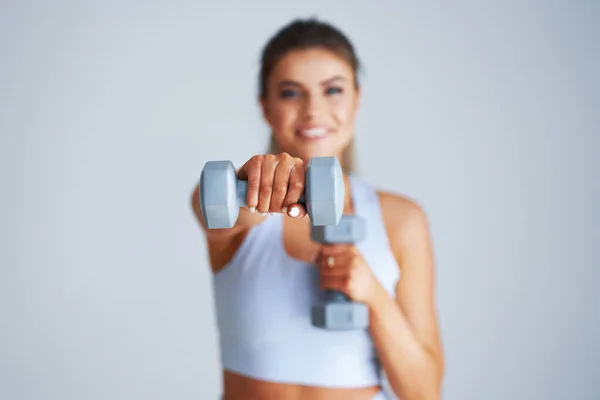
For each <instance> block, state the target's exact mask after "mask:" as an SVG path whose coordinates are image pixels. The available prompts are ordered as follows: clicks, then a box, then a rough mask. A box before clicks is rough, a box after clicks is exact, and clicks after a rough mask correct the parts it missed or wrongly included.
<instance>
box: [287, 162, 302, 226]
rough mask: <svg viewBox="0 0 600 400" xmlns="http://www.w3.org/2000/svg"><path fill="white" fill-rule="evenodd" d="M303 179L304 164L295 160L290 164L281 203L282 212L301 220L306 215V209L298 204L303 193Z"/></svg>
mask: <svg viewBox="0 0 600 400" xmlns="http://www.w3.org/2000/svg"><path fill="white" fill-rule="evenodd" d="M305 179H306V169H305V168H304V162H303V161H302V160H299V159H296V160H295V162H294V163H293V164H292V168H291V171H290V174H289V183H288V188H287V193H286V196H285V199H284V200H283V202H282V205H283V207H284V211H287V214H288V215H289V216H290V217H294V218H303V217H304V216H305V215H306V208H305V207H304V206H302V205H301V204H298V199H299V198H300V196H302V193H303V192H304V186H305Z"/></svg>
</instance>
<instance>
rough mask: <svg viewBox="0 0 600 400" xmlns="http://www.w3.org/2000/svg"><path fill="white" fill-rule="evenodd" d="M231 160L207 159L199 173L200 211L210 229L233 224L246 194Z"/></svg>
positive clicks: (229, 226) (228, 226)
mask: <svg viewBox="0 0 600 400" xmlns="http://www.w3.org/2000/svg"><path fill="white" fill-rule="evenodd" d="M240 183H241V181H240V180H239V179H238V178H237V173H236V170H235V166H234V165H233V163H232V162H231V161H208V162H207V163H206V164H205V165H204V168H203V169H202V173H201V174H200V211H201V212H202V218H204V222H205V223H206V226H207V227H208V228H210V229H219V228H231V227H233V225H235V222H236V221H237V219H238V215H239V213H240V207H241V206H242V205H243V204H244V203H245V201H246V196H245V195H243V197H242V199H240V195H239V193H238V192H240V191H243V186H244V185H241V184H240Z"/></svg>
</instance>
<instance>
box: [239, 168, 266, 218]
mask: <svg viewBox="0 0 600 400" xmlns="http://www.w3.org/2000/svg"><path fill="white" fill-rule="evenodd" d="M262 163H263V158H262V157H261V156H254V157H252V158H250V159H249V160H248V161H247V162H246V163H245V164H244V165H243V166H242V168H240V170H239V171H238V178H239V179H240V180H246V181H248V192H247V193H246V205H247V206H248V209H249V210H250V211H251V212H254V210H255V209H256V206H257V205H258V191H259V188H260V181H261V174H262Z"/></svg>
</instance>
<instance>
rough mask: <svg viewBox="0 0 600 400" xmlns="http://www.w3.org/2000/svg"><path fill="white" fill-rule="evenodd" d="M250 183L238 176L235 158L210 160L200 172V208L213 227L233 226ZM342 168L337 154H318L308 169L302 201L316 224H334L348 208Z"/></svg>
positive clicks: (243, 203)
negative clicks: (233, 159)
mask: <svg viewBox="0 0 600 400" xmlns="http://www.w3.org/2000/svg"><path fill="white" fill-rule="evenodd" d="M247 193H248V182H247V181H242V180H240V179H238V177H237V173H236V170H235V167H234V165H233V163H232V162H231V161H208V162H207V163H206V164H205V165H204V168H203V169H202V173H201V174H200V211H201V212H202V217H203V218H204V221H205V223H206V226H207V227H208V228H209V229H219V228H231V227H233V225H235V222H236V221H237V219H238V215H239V211H240V207H246V206H247V204H246V194H247ZM344 198H345V187H344V178H343V175H342V167H341V165H340V163H339V161H338V159H337V158H335V157H315V158H313V159H311V160H310V161H309V162H308V165H307V168H306V178H305V188H304V192H303V193H302V196H301V197H300V200H299V201H298V203H299V204H302V205H304V206H305V207H306V211H307V213H308V216H309V218H310V221H311V223H312V225H316V226H319V225H334V224H337V223H338V221H339V220H340V218H341V217H342V212H343V211H344Z"/></svg>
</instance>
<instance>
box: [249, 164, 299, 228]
mask: <svg viewBox="0 0 600 400" xmlns="http://www.w3.org/2000/svg"><path fill="white" fill-rule="evenodd" d="M305 177H306V168H305V165H304V161H302V160H301V159H300V158H296V157H292V156H291V155H289V154H288V153H280V154H266V155H256V156H253V157H252V158H250V159H249V160H248V161H247V162H246V163H245V164H244V165H243V166H242V167H241V168H240V170H239V171H238V178H239V179H241V180H247V181H248V193H247V196H246V203H247V206H248V210H249V211H250V212H251V213H254V212H258V213H260V214H261V215H266V214H267V213H284V214H287V215H289V216H290V217H293V218H302V217H304V216H305V215H306V209H305V208H304V206H303V205H301V204H298V199H299V198H300V196H301V195H302V193H303V192H304V184H305Z"/></svg>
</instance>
